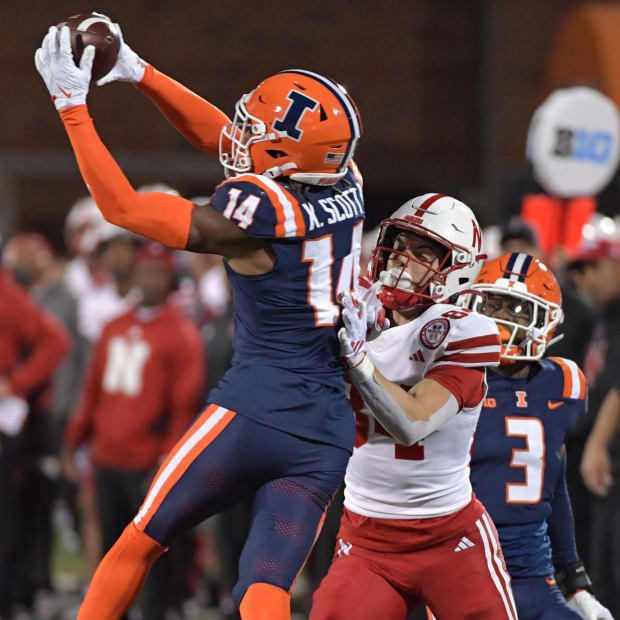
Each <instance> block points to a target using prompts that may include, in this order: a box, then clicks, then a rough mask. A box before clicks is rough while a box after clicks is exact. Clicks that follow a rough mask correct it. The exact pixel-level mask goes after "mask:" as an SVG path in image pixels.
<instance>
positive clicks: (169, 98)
mask: <svg viewBox="0 0 620 620" xmlns="http://www.w3.org/2000/svg"><path fill="white" fill-rule="evenodd" d="M136 88H137V89H138V90H139V91H140V92H142V93H144V94H145V95H146V96H147V97H149V98H150V99H151V100H152V101H153V103H154V104H155V105H156V106H157V107H158V108H159V109H160V110H161V112H162V114H163V115H164V116H165V117H166V118H167V119H168V120H169V121H170V122H171V123H172V125H174V126H175V127H176V128H177V129H178V130H179V131H180V132H181V133H182V134H183V135H184V136H185V138H186V139H187V140H188V141H189V142H191V143H192V144H193V145H194V146H196V147H198V148H199V149H201V150H202V151H206V152H207V153H210V154H211V155H216V156H217V155H218V153H219V140H220V132H221V131H222V127H224V125H227V124H228V123H230V119H229V118H228V116H226V114H224V112H222V111H221V110H219V109H218V108H216V107H215V106H214V105H212V104H210V103H209V102H208V101H205V100H204V99H203V98H202V97H199V96H198V95H197V94H196V93H194V92H192V91H191V90H189V89H188V88H185V86H183V85H182V84H179V82H177V81H176V80H173V79H172V78H170V77H168V76H167V75H164V74H163V73H160V72H159V71H157V69H154V68H153V67H152V66H151V65H147V67H146V71H145V72H144V77H143V78H142V81H141V82H139V83H138V84H136Z"/></svg>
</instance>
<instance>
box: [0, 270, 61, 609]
mask: <svg viewBox="0 0 620 620" xmlns="http://www.w3.org/2000/svg"><path fill="white" fill-rule="evenodd" d="M69 347H70V340H69V336H68V333H67V331H66V330H65V329H64V327H63V326H62V324H61V323H60V322H59V321H58V320H57V319H56V318H54V316H53V315H51V314H50V313H49V312H47V311H46V310H44V309H42V308H41V307H40V306H38V305H37V304H36V303H35V302H34V300H33V299H32V297H31V296H30V295H28V294H27V293H26V292H25V291H24V290H23V289H22V287H21V286H18V285H17V284H16V283H15V282H14V281H13V278H12V277H11V275H10V274H9V273H8V272H7V271H6V270H5V269H3V268H0V617H2V618H5V617H6V618H9V617H11V613H12V608H13V607H14V606H15V605H16V604H20V605H24V606H25V607H27V608H29V607H31V605H32V602H33V601H32V598H33V596H34V594H35V591H36V590H38V589H51V584H50V583H49V582H47V583H46V580H47V579H49V566H41V561H43V562H45V560H46V558H45V557H43V558H42V557H41V555H40V554H39V553H38V550H37V549H36V545H37V544H40V543H41V540H40V535H41V531H40V530H41V528H40V527H37V526H36V523H37V518H36V515H35V514H34V513H35V512H36V510H33V498H34V497H36V494H37V490H39V491H40V489H37V487H38V485H37V478H36V477H35V476H33V475H31V470H32V469H33V467H35V466H36V462H34V463H33V458H32V456H31V455H33V454H37V450H35V449H34V448H33V443H36V442H37V441H40V439H41V438H40V437H37V429H38V428H39V424H38V417H39V416H45V415H49V407H50V405H51V402H52V391H51V379H52V375H53V373H54V371H55V370H56V369H57V368H58V367H59V365H60V363H61V362H62V359H63V357H64V355H65V354H66V353H67V351H68V350H69ZM42 501H44V502H45V501H46V499H45V497H43V498H42ZM47 560H49V557H47Z"/></svg>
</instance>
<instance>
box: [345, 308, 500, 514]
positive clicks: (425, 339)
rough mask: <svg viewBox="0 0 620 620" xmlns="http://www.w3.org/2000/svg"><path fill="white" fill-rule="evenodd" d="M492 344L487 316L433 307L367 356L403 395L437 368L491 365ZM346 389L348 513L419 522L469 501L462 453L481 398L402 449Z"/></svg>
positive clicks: (385, 336)
mask: <svg viewBox="0 0 620 620" xmlns="http://www.w3.org/2000/svg"><path fill="white" fill-rule="evenodd" d="M499 342H500V341H499V332H498V330H497V326H496V325H495V323H494V322H493V321H492V320H491V319H489V318H487V317H485V316H483V315H480V314H477V313H475V312H468V311H466V310H464V309H463V308H457V307H456V306H453V305H451V304H435V305H433V306H431V307H430V308H429V309H428V310H426V311H425V312H424V313H422V315H420V316H419V317H417V318H416V319H414V320H413V321H411V322H410V323H407V324H405V325H399V326H395V327H391V328H390V329H388V330H386V331H385V332H383V333H382V334H381V335H380V336H379V337H378V338H376V339H375V340H373V341H372V342H369V343H368V355H369V357H370V359H371V360H372V362H373V364H374V365H375V367H376V368H377V370H379V372H381V374H383V376H385V377H386V378H387V379H389V380H390V381H393V382H394V383H396V384H399V385H401V386H403V388H405V389H407V390H408V389H410V388H412V387H413V386H415V385H416V384H417V383H419V382H420V381H421V380H422V379H423V378H424V377H425V376H426V375H428V373H429V372H430V371H431V370H433V369H434V368H437V367H438V366H441V365H445V364H448V365H452V366H454V365H456V366H465V367H484V366H496V365H497V364H498V361H499V351H500V344H499ZM351 390H352V393H351V402H352V405H353V408H354V410H355V415H356V418H357V423H358V439H357V440H356V446H359V447H356V448H355V449H354V451H353V456H352V457H351V459H350V461H349V465H348V467H347V473H346V476H345V483H346V488H345V506H346V507H347V508H349V509H350V510H352V511H353V512H356V513H358V514H361V515H364V516H367V517H376V518H381V519H420V518H430V517H439V516H443V515H448V514H451V513H453V512H456V511H457V510H460V509H461V508H463V507H464V506H466V505H467V504H468V503H469V502H470V501H471V494H472V488H471V484H470V482H469V458H470V454H469V451H470V448H471V443H472V438H473V434H474V430H475V429H476V424H477V422H478V416H479V415H480V409H481V407H482V401H483V399H484V395H482V396H481V399H480V402H478V403H477V404H476V405H474V406H472V407H464V408H463V409H461V411H459V413H458V415H456V416H454V417H453V418H452V419H450V420H449V421H448V422H447V423H446V424H445V425H444V426H443V427H441V428H440V429H439V430H437V431H435V432H434V433H431V434H430V435H429V436H428V437H426V438H424V439H423V440H421V441H419V442H418V443H416V444H414V445H413V446H403V445H402V444H398V443H397V442H396V441H395V440H394V439H393V438H392V437H391V436H390V435H389V434H388V433H387V432H386V431H385V430H384V429H383V427H381V425H380V424H379V423H378V422H377V421H376V420H375V419H374V418H373V416H372V414H371V413H370V410H369V409H368V408H367V407H366V405H365V403H364V402H363V400H362V398H361V396H360V395H359V392H357V390H356V389H355V386H351ZM403 415H405V414H404V412H403ZM366 435H367V437H366ZM364 440H365V441H364Z"/></svg>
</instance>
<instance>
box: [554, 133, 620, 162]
mask: <svg viewBox="0 0 620 620" xmlns="http://www.w3.org/2000/svg"><path fill="white" fill-rule="evenodd" d="M612 147H613V136H612V135H611V134H610V133H609V132H608V131H588V130H587V129H577V130H574V129H570V128H568V127H558V128H557V129H556V134H555V146H554V148H553V154H554V155H556V156H557V157H570V158H573V159H578V160H583V161H591V162H594V163H597V164H604V163H605V162H606V161H607V160H608V159H609V157H610V155H611V151H612Z"/></svg>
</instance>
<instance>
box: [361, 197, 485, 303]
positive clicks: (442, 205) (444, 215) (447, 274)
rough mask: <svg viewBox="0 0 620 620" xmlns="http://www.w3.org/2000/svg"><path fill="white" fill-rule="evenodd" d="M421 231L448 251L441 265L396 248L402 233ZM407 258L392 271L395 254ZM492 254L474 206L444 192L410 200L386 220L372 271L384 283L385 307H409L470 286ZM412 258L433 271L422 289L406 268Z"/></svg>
mask: <svg viewBox="0 0 620 620" xmlns="http://www.w3.org/2000/svg"><path fill="white" fill-rule="evenodd" d="M403 231H404V232H409V233H415V234H416V235H419V236H421V237H424V238H426V239H430V240H432V241H433V242H435V243H437V244H439V245H440V246H443V247H445V248H446V255H445V257H444V258H443V260H442V261H441V263H440V264H439V266H438V268H437V269H431V268H430V267H429V266H428V265H427V264H425V263H423V262H421V261H419V260H417V259H416V258H415V257H412V256H410V255H409V254H405V253H404V252H399V251H398V250H394V249H393V246H394V241H395V240H396V237H397V236H398V234H399V232H403ZM394 254H400V255H403V256H405V257H406V258H407V261H406V262H405V264H403V265H402V267H392V268H391V269H390V271H389V272H388V271H387V262H388V258H389V257H390V255H394ZM485 258H486V255H485V254H483V253H482V232H481V231H480V226H479V225H478V221H477V220H476V216H475V215H474V214H473V212H472V210H471V209H470V208H469V207H468V206H467V205H465V204H463V203H462V202H461V201H460V200H456V199H454V198H451V197H450V196H445V195H444V194H424V195H423V196H417V197H416V198H413V199H411V200H408V201H407V202H406V203H405V204H404V205H402V206H401V207H400V208H399V209H397V210H396V211H395V212H394V213H393V214H392V216H391V217H389V218H387V219H385V220H383V221H382V222H381V228H380V231H379V238H378V240H377V246H376V247H375V249H374V251H373V254H372V258H371V262H370V265H369V272H370V274H371V277H372V279H373V280H375V281H377V280H379V281H381V282H382V284H383V287H382V290H381V293H380V294H379V298H380V299H381V301H382V303H383V305H384V306H386V307H387V308H392V309H400V310H403V309H407V308H411V307H413V306H415V305H418V304H428V303H433V302H435V303H441V302H445V301H447V300H448V299H450V297H452V296H453V295H456V294H458V293H461V292H462V291H464V290H465V289H467V288H469V287H470V286H471V285H472V284H473V282H474V280H475V279H476V276H477V275H478V272H479V271H480V268H481V267H482V263H483V262H484V259H485ZM409 262H417V263H420V264H422V265H424V267H427V268H428V269H429V271H431V272H432V274H431V277H430V279H429V280H428V281H427V282H426V283H425V284H424V285H423V286H422V287H421V288H420V289H419V290H412V289H411V288H410V286H411V278H410V276H409V274H408V273H407V272H406V267H407V265H408V264H409Z"/></svg>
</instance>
